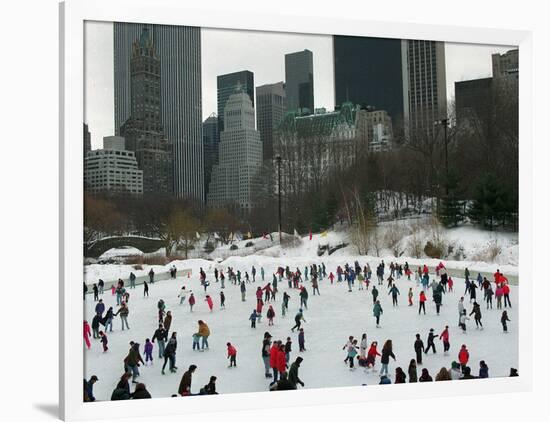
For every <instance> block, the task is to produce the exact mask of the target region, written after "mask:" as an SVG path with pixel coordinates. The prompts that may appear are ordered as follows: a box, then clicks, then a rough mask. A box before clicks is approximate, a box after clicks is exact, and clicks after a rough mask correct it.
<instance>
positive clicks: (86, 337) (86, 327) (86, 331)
mask: <svg viewBox="0 0 550 422" xmlns="http://www.w3.org/2000/svg"><path fill="white" fill-rule="evenodd" d="M90 335H92V333H91V331H90V324H88V321H86V320H85V321H84V343H86V347H87V348H88V350H89V349H90V348H91V347H92V343H90ZM94 338H95V337H94Z"/></svg>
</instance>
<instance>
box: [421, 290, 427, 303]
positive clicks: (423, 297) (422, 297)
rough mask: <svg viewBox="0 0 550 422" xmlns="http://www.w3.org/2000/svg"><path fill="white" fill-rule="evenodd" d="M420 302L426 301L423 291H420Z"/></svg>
mask: <svg viewBox="0 0 550 422" xmlns="http://www.w3.org/2000/svg"><path fill="white" fill-rule="evenodd" d="M420 302H421V303H424V302H426V294H425V293H424V292H420Z"/></svg>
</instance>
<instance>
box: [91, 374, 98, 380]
mask: <svg viewBox="0 0 550 422" xmlns="http://www.w3.org/2000/svg"><path fill="white" fill-rule="evenodd" d="M90 381H99V379H98V378H97V376H95V375H92V377H91V378H90Z"/></svg>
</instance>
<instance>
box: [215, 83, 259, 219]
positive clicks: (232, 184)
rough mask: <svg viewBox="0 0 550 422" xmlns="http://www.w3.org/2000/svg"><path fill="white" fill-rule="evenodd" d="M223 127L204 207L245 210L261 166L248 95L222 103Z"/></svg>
mask: <svg viewBox="0 0 550 422" xmlns="http://www.w3.org/2000/svg"><path fill="white" fill-rule="evenodd" d="M224 114H225V116H226V119H225V128H224V130H223V132H221V135H220V145H219V163H218V164H215V165H214V167H213V169H212V181H211V182H210V188H209V192H208V198H207V199H208V200H207V202H208V206H211V207H234V208H236V209H240V210H241V211H245V212H246V211H249V210H250V209H251V208H252V207H253V205H254V204H253V196H254V192H255V189H256V188H257V185H258V180H257V176H258V173H259V171H260V168H261V166H262V142H261V141H260V133H259V132H258V131H257V130H256V128H255V122H254V120H255V119H254V107H253V106H252V101H251V99H250V96H249V95H248V94H247V93H245V92H243V91H242V90H241V91H238V92H235V93H234V94H232V95H231V96H230V97H229V99H228V100H227V102H226V105H225V110H224Z"/></svg>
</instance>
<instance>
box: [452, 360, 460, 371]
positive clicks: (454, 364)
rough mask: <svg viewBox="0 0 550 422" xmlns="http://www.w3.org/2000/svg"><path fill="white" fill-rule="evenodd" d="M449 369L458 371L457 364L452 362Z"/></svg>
mask: <svg viewBox="0 0 550 422" xmlns="http://www.w3.org/2000/svg"><path fill="white" fill-rule="evenodd" d="M451 368H453V369H458V363H457V362H456V361H454V360H453V363H451Z"/></svg>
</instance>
